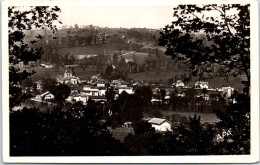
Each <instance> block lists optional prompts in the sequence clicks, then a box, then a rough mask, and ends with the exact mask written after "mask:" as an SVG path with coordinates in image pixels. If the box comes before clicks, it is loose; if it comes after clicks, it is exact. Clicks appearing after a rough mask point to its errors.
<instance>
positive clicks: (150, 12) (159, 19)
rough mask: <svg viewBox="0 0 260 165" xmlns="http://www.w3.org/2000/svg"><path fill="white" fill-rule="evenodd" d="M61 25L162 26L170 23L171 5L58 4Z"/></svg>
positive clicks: (171, 18)
mask: <svg viewBox="0 0 260 165" xmlns="http://www.w3.org/2000/svg"><path fill="white" fill-rule="evenodd" d="M59 7H60V8H61V13H60V18H61V21H62V23H63V24H62V26H64V25H68V26H70V25H72V26H74V25H75V24H78V25H79V26H82V25H90V24H92V25H94V26H100V27H111V28H120V27H122V28H134V27H135V28H144V27H146V28H152V29H158V28H163V27H164V26H165V25H167V24H171V22H172V20H173V17H172V14H173V6H170V5H168V6H159V5H154V6H59Z"/></svg>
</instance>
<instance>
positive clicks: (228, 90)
mask: <svg viewBox="0 0 260 165" xmlns="http://www.w3.org/2000/svg"><path fill="white" fill-rule="evenodd" d="M221 90H222V93H223V94H225V95H226V97H227V98H230V97H231V95H232V94H233V92H234V88H232V87H230V86H229V87H222V88H221Z"/></svg>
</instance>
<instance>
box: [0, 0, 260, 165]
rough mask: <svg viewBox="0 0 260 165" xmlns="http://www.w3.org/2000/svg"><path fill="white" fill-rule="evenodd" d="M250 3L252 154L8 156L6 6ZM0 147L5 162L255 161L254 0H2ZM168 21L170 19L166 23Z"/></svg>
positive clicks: (256, 44) (256, 35)
mask: <svg viewBox="0 0 260 165" xmlns="http://www.w3.org/2000/svg"><path fill="white" fill-rule="evenodd" d="M186 3H188V4H207V3H209V4H210V3H212V4H232V3H239V4H247V3H248V4H250V51H251V55H250V67H251V114H250V115H251V118H250V119H251V121H250V124H251V127H250V129H251V131H250V133H251V141H250V145H251V154H250V155H214V156H211V155H203V156H84V157H82V156H73V157H72V156H69V157H64V156H57V157H43V156H39V157H38V156H37V157H35V156H33V157H31V156H25V157H24V156H23V157H18V156H17V157H11V156H10V155H9V151H10V149H9V94H8V91H9V90H8V89H9V84H8V66H9V63H8V61H9V60H8V15H7V7H8V6H12V5H14V6H20V5H22V6H34V5H35V6H43V5H48V6H55V5H56V6H67V5H69V6H72V7H73V6H78V5H81V6H82V5H89V6H95V5H97V6H105V5H113V6H120V5H127V6H131V5H140V6H142V5H145V6H147V5H174V4H186ZM1 16H2V137H3V138H2V145H3V146H2V147H3V150H2V151H3V153H2V154H3V161H4V162H5V163H255V162H258V161H259V48H258V47H259V28H258V26H259V23H258V21H259V20H258V1H257V0H217V1H213V0H210V1H209V0H206V1H205V0H204V1H202V0H200V1H193V0H192V1H191V0H190V1H187V0H178V1H174V2H173V1H169V0H160V1H156V0H154V1H151V0H150V1H149V0H138V1H137V0H135V1H130V0H123V1H122V0H121V1H120V0H99V1H94V0H84V1H83V0H77V1H75V0H74V1H72V0H50V1H42V0H26V1H25V0H4V1H2V10H1ZM169 23H170V22H169Z"/></svg>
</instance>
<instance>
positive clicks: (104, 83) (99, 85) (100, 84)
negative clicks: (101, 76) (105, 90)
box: [97, 80, 107, 87]
mask: <svg viewBox="0 0 260 165" xmlns="http://www.w3.org/2000/svg"><path fill="white" fill-rule="evenodd" d="M106 84H107V82H106V81H105V80H99V81H97V87H106Z"/></svg>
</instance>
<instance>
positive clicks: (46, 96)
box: [32, 91, 54, 102]
mask: <svg viewBox="0 0 260 165" xmlns="http://www.w3.org/2000/svg"><path fill="white" fill-rule="evenodd" d="M53 99H54V95H53V94H51V93H50V92H49V91H47V92H45V93H43V94H41V95H36V97H35V98H32V100H34V101H38V102H43V101H48V100H53Z"/></svg>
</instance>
